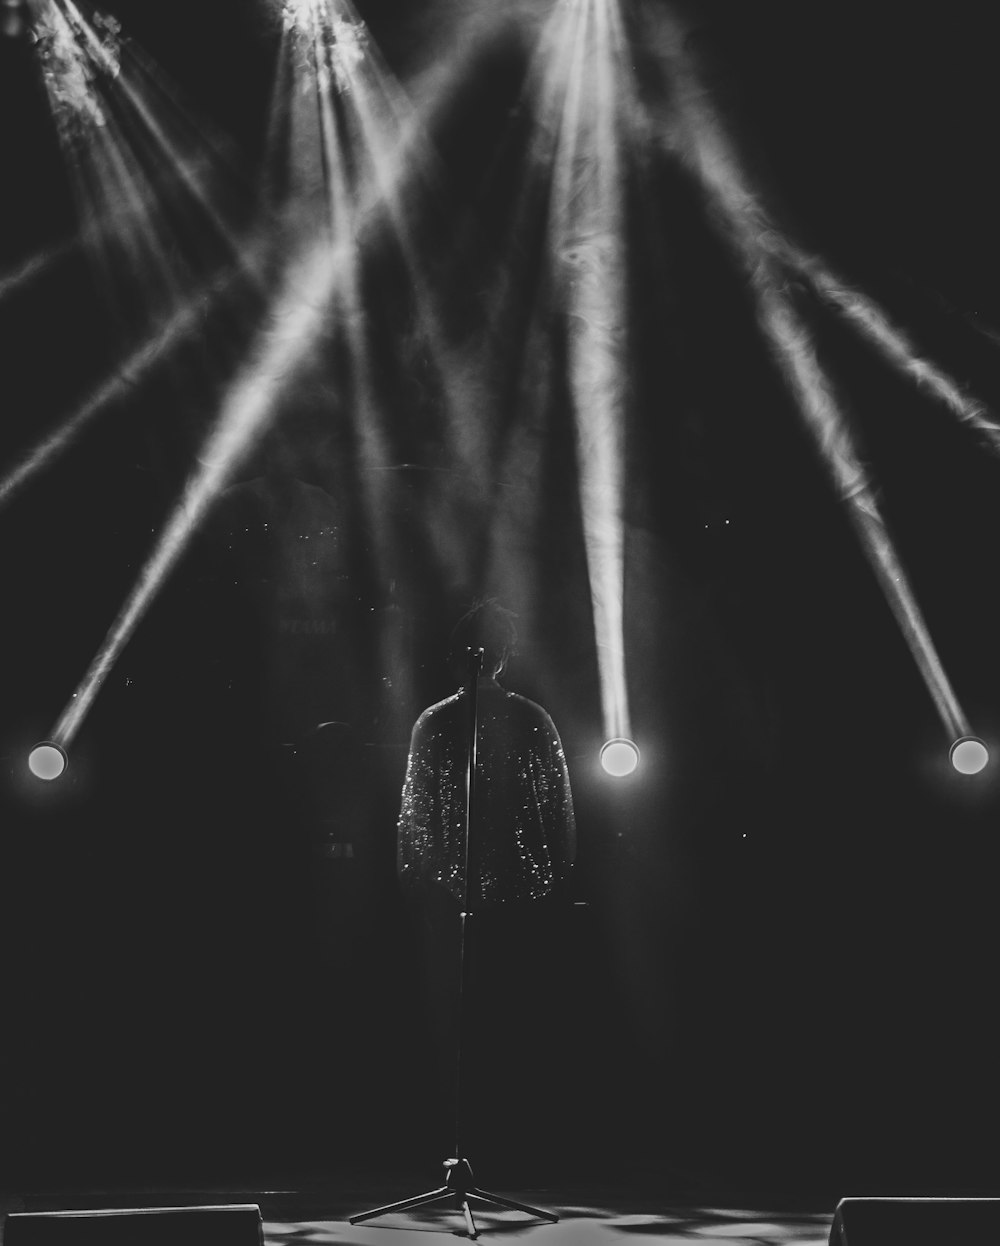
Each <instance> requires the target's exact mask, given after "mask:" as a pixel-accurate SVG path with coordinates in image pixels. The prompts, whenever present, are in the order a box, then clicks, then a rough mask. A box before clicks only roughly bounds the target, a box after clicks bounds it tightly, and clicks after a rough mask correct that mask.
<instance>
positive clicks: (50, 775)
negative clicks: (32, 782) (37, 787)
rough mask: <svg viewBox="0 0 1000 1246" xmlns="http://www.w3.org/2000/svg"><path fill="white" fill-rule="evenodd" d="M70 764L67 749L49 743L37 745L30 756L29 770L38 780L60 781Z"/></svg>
mask: <svg viewBox="0 0 1000 1246" xmlns="http://www.w3.org/2000/svg"><path fill="white" fill-rule="evenodd" d="M68 764H69V763H68V760H67V757H66V751H65V749H62V748H60V747H59V745H58V744H52V743H51V742H49V741H46V742H45V743H44V744H36V745H35V747H34V748H33V749H32V750H31V752H30V753H29V755H28V769H29V770H30V771H31V773H32V774H33V775H34V776H35V778H36V779H46V780H50V779H58V778H59V776H60V775H61V774H62V773H63V771H64V770H65V769H66V766H67V765H68Z"/></svg>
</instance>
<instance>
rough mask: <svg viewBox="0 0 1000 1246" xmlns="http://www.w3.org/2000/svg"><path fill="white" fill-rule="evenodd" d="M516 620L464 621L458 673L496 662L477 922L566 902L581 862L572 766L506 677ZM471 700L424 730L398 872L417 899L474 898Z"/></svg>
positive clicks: (484, 685)
mask: <svg viewBox="0 0 1000 1246" xmlns="http://www.w3.org/2000/svg"><path fill="white" fill-rule="evenodd" d="M515 642H516V632H515V630H514V626H513V618H512V616H511V615H510V614H509V613H508V612H507V611H505V610H503V609H502V608H501V607H499V606H497V605H496V604H494V603H492V602H490V603H487V604H485V605H482V606H479V607H476V608H475V609H474V610H472V611H470V613H469V614H467V615H466V616H465V618H464V619H462V620H461V622H460V623H459V625H458V627H457V628H456V629H455V632H454V633H453V636H452V664H453V666H454V667H456V668H458V669H459V670H461V669H462V667H463V665H464V666H465V674H466V675H467V674H468V666H467V662H468V658H467V654H468V650H469V649H470V648H473V649H474V648H480V647H481V648H482V649H484V651H485V656H484V660H483V673H482V674H481V675H480V677H479V689H478V694H479V695H478V734H477V766H476V783H475V802H474V809H473V825H472V843H471V851H470V873H471V878H470V883H469V905H470V908H471V909H472V911H474V912H477V911H480V910H482V909H486V908H493V907H495V906H496V905H501V904H520V903H525V902H530V901H536V900H543V899H546V898H547V897H553V896H558V895H560V894H563V892H564V890H565V887H566V884H567V881H568V877H569V872H570V867H571V866H572V864H573V860H574V857H575V855H576V822H575V819H574V815H573V797H572V793H571V790H570V782H569V771H568V769H567V766H566V757H565V755H564V753H563V747H562V743H561V741H560V739H559V733H558V731H557V730H556V727H555V724H554V723H553V721H552V719H551V718H550V717H549V715H548V714H547V713H546V712H545V710H544V709H542V707H541V706H540V705H536V704H535V702H534V701H529V700H528V698H527V697H522V696H519V695H518V694H517V693H515V692H507V691H506V690H505V689H504V688H502V687H501V686H500V684H499V682H498V679H497V677H498V676H499V675H500V673H501V672H502V671H503V669H504V666H505V665H506V663H507V660H508V658H509V656H510V654H511V652H512V650H513V647H514V644H515ZM468 751H469V704H468V696H467V695H466V693H465V690H464V689H463V688H460V689H459V691H458V692H456V693H455V694H454V695H453V696H450V697H448V698H447V699H446V700H444V701H440V702H438V704H437V705H432V706H431V707H430V708H429V709H426V710H424V712H423V713H422V714H421V715H420V717H419V718H418V719H417V722H416V725H415V726H414V728H413V734H412V738H411V741H410V755H409V761H408V763H407V770H406V781H405V783H404V786H403V803H402V809H401V811H400V815H399V823H398V839H397V865H398V870H399V878H400V882H401V883H402V885H403V887H404V888H405V889H406V890H408V891H413V890H423V889H426V888H428V887H435V886H437V887H443V888H444V889H445V890H446V891H448V892H450V893H451V895H452V896H454V898H455V899H456V900H458V901H461V900H462V899H463V886H464V881H465V879H464V869H465V820H466V774H467V770H468Z"/></svg>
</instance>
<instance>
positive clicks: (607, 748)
mask: <svg viewBox="0 0 1000 1246" xmlns="http://www.w3.org/2000/svg"><path fill="white" fill-rule="evenodd" d="M638 764H639V750H638V748H637V747H636V745H635V744H633V743H632V741H631V740H626V739H625V738H624V737H623V736H618V737H617V738H616V739H614V740H609V741H608V742H607V744H605V745H604V747H603V748H602V749H601V765H602V766H603V767H604V769H605V770H606V771H607V773H608V774H610V775H612V776H613V777H614V778H616V779H623V778H624V777H625V775H627V774H631V773H632V771H633V770H635V768H636V766H638Z"/></svg>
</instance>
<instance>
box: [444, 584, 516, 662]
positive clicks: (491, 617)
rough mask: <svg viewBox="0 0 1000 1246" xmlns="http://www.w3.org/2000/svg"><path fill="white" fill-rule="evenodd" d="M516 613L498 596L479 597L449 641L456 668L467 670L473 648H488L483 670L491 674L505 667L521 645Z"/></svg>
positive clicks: (452, 660) (461, 619) (457, 625)
mask: <svg viewBox="0 0 1000 1246" xmlns="http://www.w3.org/2000/svg"><path fill="white" fill-rule="evenodd" d="M516 617H517V616H516V615H515V614H513V613H511V611H510V610H506V609H505V608H504V607H503V606H501V605H500V603H499V601H497V599H496V598H495V597H489V598H486V599H485V600H483V601H477V602H475V603H474V604H473V606H472V609H471V610H469V611H468V612H467V613H466V614H463V615H462V617H461V618H460V619H459V620H458V622H457V623H456V624H455V628H454V630H453V631H452V633H451V640H450V641H449V644H448V659H449V661H450V663H451V666H452V669H453V670H455V672H456V673H458V672H459V671H460V670H464V663H465V660H466V653H467V651H468V650H469V649H483V650H485V654H484V658H483V671H484V673H486V674H487V675H492V674H493V673H494V672H496V671H499V670H502V669H503V667H504V666H505V665H506V663H507V660H508V659H509V658H510V657H511V656H512V655H513V654H514V653H515V652H516V649H517V628H516V626H515V625H514V620H515V619H516Z"/></svg>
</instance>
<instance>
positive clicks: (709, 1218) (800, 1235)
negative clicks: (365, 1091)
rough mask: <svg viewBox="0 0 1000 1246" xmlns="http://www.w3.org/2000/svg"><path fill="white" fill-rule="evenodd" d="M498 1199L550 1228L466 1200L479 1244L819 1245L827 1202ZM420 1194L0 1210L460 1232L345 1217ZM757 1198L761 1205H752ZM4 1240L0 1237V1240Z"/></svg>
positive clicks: (267, 1236)
mask: <svg viewBox="0 0 1000 1246" xmlns="http://www.w3.org/2000/svg"><path fill="white" fill-rule="evenodd" d="M495 1192H496V1193H498V1194H500V1195H501V1196H503V1197H506V1198H510V1199H513V1200H515V1201H517V1202H522V1203H527V1204H529V1205H531V1206H534V1207H540V1208H544V1209H545V1210H547V1211H551V1212H554V1213H556V1214H557V1215H558V1216H559V1221H558V1223H556V1224H552V1223H549V1222H545V1221H540V1220H535V1219H531V1218H530V1217H528V1216H526V1215H524V1214H523V1213H521V1212H517V1211H508V1210H504V1209H500V1208H496V1207H492V1206H488V1205H486V1204H483V1203H479V1202H476V1201H473V1204H472V1206H473V1215H474V1217H475V1220H476V1225H477V1228H478V1229H479V1233H480V1238H479V1240H480V1241H482V1242H488V1241H490V1240H496V1241H498V1242H499V1241H511V1242H514V1241H518V1242H527V1241H530V1242H531V1243H532V1246H605V1244H610V1243H618V1244H619V1246H623V1244H624V1243H625V1242H632V1243H634V1244H636V1246H637V1243H638V1242H639V1241H641V1242H642V1243H643V1244H644V1246H666V1244H667V1243H670V1244H671V1246H673V1244H675V1243H680V1242H687V1243H695V1242H696V1243H699V1244H700V1246H712V1244H713V1243H717V1244H718V1246H743V1244H745V1246H779V1244H780V1246H821V1244H822V1246H826V1243H827V1242H828V1239H829V1233H830V1224H831V1222H832V1220H833V1211H834V1205H833V1204H832V1203H831V1205H830V1206H828V1207H816V1208H810V1209H806V1208H802V1207H796V1208H794V1209H791V1210H790V1209H788V1208H787V1207H785V1208H778V1207H776V1206H774V1205H771V1206H769V1205H768V1203H767V1200H757V1199H747V1198H746V1197H744V1198H743V1199H742V1200H741V1205H735V1204H734V1205H726V1204H724V1203H723V1202H722V1201H721V1200H719V1199H712V1200H706V1201H704V1202H699V1203H698V1204H696V1205H682V1204H680V1203H679V1202H677V1201H676V1199H674V1198H671V1196H670V1195H669V1194H664V1195H663V1196H662V1197H657V1196H656V1195H655V1194H652V1193H648V1192H647V1193H642V1194H637V1193H636V1192H634V1191H629V1192H627V1193H626V1192H624V1191H621V1190H618V1191H613V1190H593V1189H591V1190H581V1189H577V1190H571V1189H568V1188H561V1189H560V1188H552V1189H517V1190H515V1189H506V1188H505V1189H502V1190H501V1189H498V1190H496V1191H495ZM415 1193H419V1187H414V1186H412V1185H409V1186H405V1185H402V1184H399V1183H395V1182H393V1183H383V1184H373V1183H371V1182H365V1181H359V1182H358V1183H356V1186H355V1188H353V1189H352V1188H350V1186H349V1185H345V1184H342V1183H338V1184H337V1186H336V1187H335V1188H331V1187H326V1188H324V1187H322V1186H313V1187H310V1188H304V1189H291V1188H289V1189H280V1190H279V1189H271V1190H253V1189H246V1188H244V1189H239V1190H226V1191H220V1190H207V1189H201V1190H185V1191H179V1190H172V1191H171V1190H162V1189H161V1190H147V1191H144V1192H141V1193H140V1192H138V1191H136V1190H131V1191H122V1190H115V1191H111V1190H108V1191H89V1192H87V1193H79V1192H78V1193H76V1194H66V1193H64V1194H62V1195H52V1194H49V1195H41V1194H36V1195H24V1196H9V1195H8V1196H7V1197H6V1198H5V1199H4V1200H3V1205H2V1210H3V1211H4V1212H8V1211H53V1210H71V1209H76V1210H81V1209H88V1210H99V1209H102V1208H115V1207H117V1208H121V1207H136V1208H138V1207H168V1206H169V1207H177V1206H209V1205H225V1204H231V1203H256V1204H258V1206H259V1207H260V1209H261V1214H262V1216H263V1220H264V1241H265V1243H266V1246H305V1244H306V1243H332V1244H336V1246H348V1244H349V1246H406V1244H407V1243H413V1244H418V1243H419V1246H431V1243H432V1242H433V1240H434V1237H435V1236H438V1237H440V1238H444V1239H448V1240H450V1241H454V1240H455V1239H456V1238H464V1237H465V1236H466V1231H465V1221H464V1218H463V1216H462V1214H461V1212H460V1211H457V1210H455V1209H454V1207H452V1206H448V1205H447V1204H445V1203H440V1204H435V1205H433V1206H426V1207H423V1208H418V1209H416V1210H413V1211H409V1212H396V1213H392V1214H387V1215H384V1216H381V1217H379V1218H377V1219H374V1220H369V1221H366V1222H365V1223H362V1224H358V1225H351V1224H350V1223H349V1218H350V1217H351V1216H352V1215H356V1214H358V1213H360V1212H363V1211H366V1210H368V1209H370V1208H373V1207H377V1206H382V1205H384V1204H386V1203H389V1202H393V1201H397V1200H399V1199H402V1198H406V1197H408V1196H409V1195H411V1194H415ZM758 1204H759V1205H758ZM0 1242H2V1238H0Z"/></svg>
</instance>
